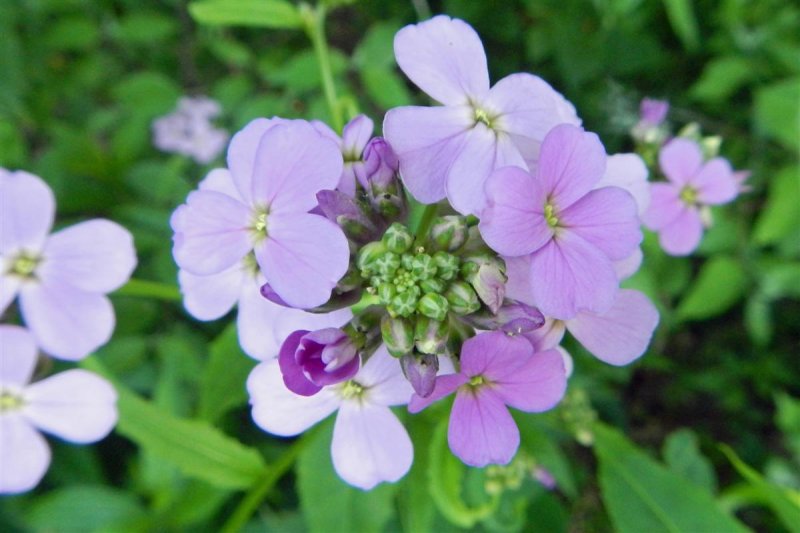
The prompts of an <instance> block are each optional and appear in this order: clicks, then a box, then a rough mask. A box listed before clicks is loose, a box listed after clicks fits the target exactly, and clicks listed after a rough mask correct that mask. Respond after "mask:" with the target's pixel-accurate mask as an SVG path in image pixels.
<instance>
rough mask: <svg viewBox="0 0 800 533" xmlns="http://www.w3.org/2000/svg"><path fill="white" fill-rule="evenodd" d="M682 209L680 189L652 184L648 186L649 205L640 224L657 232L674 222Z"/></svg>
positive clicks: (662, 184)
mask: <svg viewBox="0 0 800 533" xmlns="http://www.w3.org/2000/svg"><path fill="white" fill-rule="evenodd" d="M683 208H684V203H683V201H681V199H680V188H678V187H676V186H675V185H673V184H671V183H653V184H652V185H650V205H649V206H648V207H647V211H645V212H644V214H643V215H642V224H644V226H645V227H646V228H648V229H651V230H654V231H658V230H660V229H661V228H663V227H665V226H667V225H669V224H671V223H672V222H674V221H675V219H676V218H678V216H679V215H680V214H681V211H682V210H683Z"/></svg>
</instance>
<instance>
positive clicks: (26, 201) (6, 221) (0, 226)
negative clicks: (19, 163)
mask: <svg viewBox="0 0 800 533" xmlns="http://www.w3.org/2000/svg"><path fill="white" fill-rule="evenodd" d="M55 212H56V200H55V197H54V196H53V191H51V190H50V187H48V186H47V184H46V183H45V182H44V181H43V180H42V179H41V178H39V177H38V176H34V175H33V174H29V173H27V172H24V171H22V170H18V171H16V172H9V171H7V170H5V169H4V168H0V254H4V255H5V254H7V253H9V252H14V251H18V250H20V249H24V250H27V251H29V252H36V251H39V250H40V249H41V247H42V245H43V244H44V240H45V237H47V234H48V233H49V232H50V228H51V227H52V226H53V217H54V216H55Z"/></svg>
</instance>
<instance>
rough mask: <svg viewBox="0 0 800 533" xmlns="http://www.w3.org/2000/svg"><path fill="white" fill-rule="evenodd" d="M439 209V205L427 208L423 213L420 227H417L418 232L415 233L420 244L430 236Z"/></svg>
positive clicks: (427, 206) (431, 205)
mask: <svg viewBox="0 0 800 533" xmlns="http://www.w3.org/2000/svg"><path fill="white" fill-rule="evenodd" d="M438 209H439V204H430V205H426V206H425V210H424V211H423V212H422V217H421V218H420V221H419V226H417V230H416V231H415V232H414V236H415V237H416V238H417V241H418V242H419V241H423V240H425V237H427V236H428V231H430V229H431V226H432V225H433V220H434V219H435V218H436V211H437V210H438Z"/></svg>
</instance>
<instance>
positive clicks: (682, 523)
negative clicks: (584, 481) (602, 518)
mask: <svg viewBox="0 0 800 533" xmlns="http://www.w3.org/2000/svg"><path fill="white" fill-rule="evenodd" d="M594 431H595V447H594V451H595V454H596V455H597V459H598V461H599V480H600V489H601V493H602V497H603V502H604V503H605V505H606V508H607V509H608V512H609V515H610V516H611V520H612V522H613V524H614V527H615V529H616V530H617V531H619V532H620V533H628V532H630V533H640V532H642V531H647V532H648V533H658V532H669V533H679V532H684V531H714V532H715V533H724V532H728V531H734V532H743V531H747V529H746V528H745V527H744V526H743V525H742V524H741V523H739V522H738V521H737V520H736V519H734V518H732V517H731V516H729V515H727V514H725V513H724V512H723V511H722V510H721V508H720V507H719V505H718V504H717V502H716V501H715V500H714V498H713V497H712V495H711V494H710V493H709V492H708V491H707V490H704V489H702V488H701V487H699V486H697V485H695V484H694V483H691V482H689V481H687V480H685V479H684V478H683V477H681V476H680V475H678V474H676V473H674V472H671V471H669V470H667V469H666V468H665V467H664V466H663V465H661V464H659V463H658V462H656V461H654V460H653V459H651V458H650V457H649V456H647V455H646V454H645V453H644V452H642V451H641V450H639V449H638V448H637V447H636V446H634V445H633V443H631V442H630V441H628V440H627V439H626V438H625V437H623V436H622V434H621V433H619V432H618V431H617V430H615V429H612V428H610V427H608V426H605V425H603V424H597V425H596V426H595V428H594Z"/></svg>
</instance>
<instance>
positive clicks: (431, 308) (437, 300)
mask: <svg viewBox="0 0 800 533" xmlns="http://www.w3.org/2000/svg"><path fill="white" fill-rule="evenodd" d="M449 309H450V305H449V304H448V303H447V299H446V298H445V297H444V296H442V295H441V294H436V293H433V292H429V293H426V294H425V295H424V296H423V297H422V298H420V299H419V303H417V310H418V311H419V312H420V313H422V314H423V315H425V316H427V317H428V318H432V319H434V320H444V319H445V317H446V316H447V311H448V310H449Z"/></svg>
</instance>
